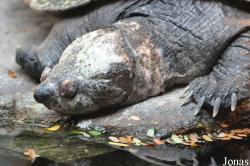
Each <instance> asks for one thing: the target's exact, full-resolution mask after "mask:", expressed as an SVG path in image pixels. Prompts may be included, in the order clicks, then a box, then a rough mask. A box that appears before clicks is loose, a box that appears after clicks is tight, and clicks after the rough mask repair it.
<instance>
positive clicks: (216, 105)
mask: <svg viewBox="0 0 250 166" xmlns="http://www.w3.org/2000/svg"><path fill="white" fill-rule="evenodd" d="M220 105H221V98H220V97H219V98H217V99H216V100H215V102H214V108H213V117H214V118H215V117H216V116H217V115H218V112H219V109H220Z"/></svg>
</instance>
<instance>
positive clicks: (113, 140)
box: [109, 136, 123, 143]
mask: <svg viewBox="0 0 250 166" xmlns="http://www.w3.org/2000/svg"><path fill="white" fill-rule="evenodd" d="M109 140H111V141H112V142H116V143H118V142H120V141H119V139H118V138H116V137H113V136H110V137H109ZM122 143H123V142H122Z"/></svg>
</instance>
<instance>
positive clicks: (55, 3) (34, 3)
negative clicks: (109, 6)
mask: <svg viewBox="0 0 250 166" xmlns="http://www.w3.org/2000/svg"><path fill="white" fill-rule="evenodd" d="M94 1H97V0H29V5H30V7H32V8H34V9H36V10H41V11H51V12H57V11H64V10H69V9H73V8H77V7H79V6H84V5H87V4H89V3H91V2H94Z"/></svg>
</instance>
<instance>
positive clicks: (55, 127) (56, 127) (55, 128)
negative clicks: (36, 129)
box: [45, 125, 61, 131]
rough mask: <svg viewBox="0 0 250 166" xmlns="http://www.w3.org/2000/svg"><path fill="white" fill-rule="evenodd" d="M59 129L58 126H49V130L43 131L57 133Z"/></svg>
mask: <svg viewBox="0 0 250 166" xmlns="http://www.w3.org/2000/svg"><path fill="white" fill-rule="evenodd" d="M60 128H61V126H60V125H54V126H51V127H50V128H46V129H45V130H47V131H57V130H59V129H60Z"/></svg>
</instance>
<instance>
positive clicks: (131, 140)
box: [125, 136, 133, 144]
mask: <svg viewBox="0 0 250 166" xmlns="http://www.w3.org/2000/svg"><path fill="white" fill-rule="evenodd" d="M125 138H126V139H127V141H128V143H130V144H131V143H132V142H133V137H132V136H127V137H125Z"/></svg>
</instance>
